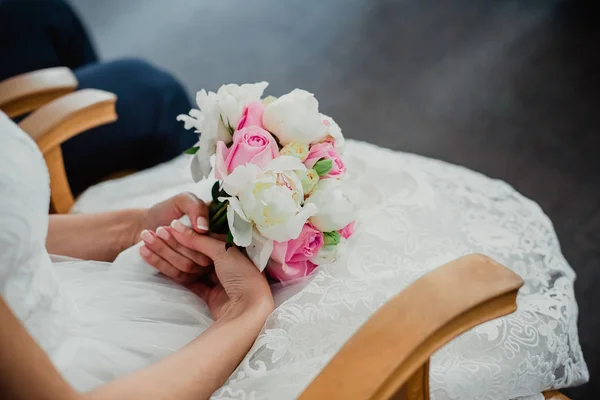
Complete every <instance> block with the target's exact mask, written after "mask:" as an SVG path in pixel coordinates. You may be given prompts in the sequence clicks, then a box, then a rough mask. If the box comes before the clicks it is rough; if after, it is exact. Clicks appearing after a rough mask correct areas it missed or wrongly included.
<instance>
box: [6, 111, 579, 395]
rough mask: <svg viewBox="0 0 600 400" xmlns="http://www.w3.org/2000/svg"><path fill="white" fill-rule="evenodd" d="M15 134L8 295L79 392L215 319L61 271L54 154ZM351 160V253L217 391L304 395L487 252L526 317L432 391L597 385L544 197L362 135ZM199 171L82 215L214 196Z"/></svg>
mask: <svg viewBox="0 0 600 400" xmlns="http://www.w3.org/2000/svg"><path fill="white" fill-rule="evenodd" d="M4 131H8V134H6V133H5V132H4ZM6 137H8V142H7V143H8V146H5V145H4V141H6V140H7V139H6ZM0 138H2V139H1V140H2V141H3V145H2V146H1V147H0V165H2V169H1V173H0V183H1V186H0V194H1V197H0V226H1V228H0V229H1V230H0V290H1V291H2V294H3V295H4V296H5V298H6V299H7V300H8V301H9V304H10V305H11V307H13V309H14V310H15V312H16V313H17V314H18V315H19V317H20V318H21V319H22V320H23V321H24V323H25V324H26V326H27V328H28V329H29V331H30V332H31V333H32V335H33V336H34V337H35V338H36V339H37V340H38V341H39V342H40V343H41V344H42V346H43V347H44V349H46V351H47V352H48V354H49V355H50V356H51V357H52V359H53V361H54V362H55V364H56V365H57V366H58V368H59V369H60V370H61V372H62V373H63V374H65V376H66V377H67V379H69V381H70V382H71V383H73V384H74V385H75V386H76V387H78V388H79V389H88V388H90V387H93V386H95V385H98V384H101V383H103V382H106V381H109V380H111V379H113V378H115V377H117V376H120V375H122V374H124V373H126V372H128V371H131V370H134V369H138V368H142V367H143V366H145V365H147V364H149V363H151V362H153V361H155V360H157V359H159V358H161V357H163V356H164V355H166V354H168V353H170V352H172V351H174V350H176V349H178V348H180V347H181V346H182V345H183V344H185V343H187V342H188V341H189V340H190V339H191V338H192V337H194V336H195V335H197V334H199V333H200V332H202V330H203V329H205V327H206V326H208V325H209V324H210V322H211V321H210V319H209V318H208V312H207V310H206V307H205V306H204V305H203V304H202V303H201V301H199V300H198V299H196V298H195V297H194V296H193V295H191V294H190V293H188V292H186V291H185V290H183V289H181V288H179V287H177V286H176V285H173V284H171V283H170V282H168V281H166V280H164V279H162V278H160V277H156V276H153V275H149V274H144V273H137V272H134V271H133V270H129V269H128V268H127V267H126V266H125V267H123V268H114V267H113V268H111V265H110V264H107V263H95V262H84V261H79V260H70V261H63V262H55V263H54V264H50V259H49V258H48V255H47V254H46V253H45V251H44V249H43V243H44V236H45V230H46V226H47V216H46V210H47V196H48V177H47V175H46V174H45V172H44V169H43V160H42V158H41V157H40V155H39V153H37V152H36V151H35V147H34V145H33V143H31V141H29V140H28V139H26V138H25V137H24V135H23V134H21V133H20V132H18V131H17V129H16V128H14V127H13V126H10V125H9V124H8V123H7V121H2V119H1V118H0ZM5 148H10V150H9V151H5V150H4V149H5ZM4 153H6V154H4ZM345 157H346V163H347V164H348V167H349V170H350V171H351V174H352V176H351V177H350V180H351V181H353V182H354V183H355V184H356V185H357V186H358V187H360V188H362V189H363V192H364V193H365V197H366V202H365V206H364V208H363V210H362V211H361V215H360V216H359V220H358V223H357V231H356V233H355V235H354V236H353V237H352V238H351V239H350V242H349V251H348V254H347V257H346V258H345V259H343V260H339V261H338V262H336V263H335V264H331V265H323V266H320V267H319V269H318V271H317V273H316V274H314V275H313V276H312V277H311V278H310V279H308V280H306V281H303V282H302V283H300V284H296V285H292V286H289V287H287V288H285V289H280V288H278V289H277V290H276V299H277V303H278V304H279V306H278V308H277V309H276V311H275V312H274V313H273V314H272V315H271V316H270V317H269V319H268V320H267V323H266V324H265V327H264V328H263V330H262V332H261V334H260V336H259V337H258V339H257V340H256V343H255V344H254V346H253V347H252V349H251V350H250V352H249V353H248V355H247V356H246V357H245V359H244V361H243V362H242V364H241V365H240V366H239V367H238V369H237V370H236V371H235V372H234V373H233V374H232V376H231V377H230V379H229V380H228V382H227V383H226V384H225V385H224V386H223V388H221V389H220V390H219V391H218V392H217V393H215V395H214V398H216V399H240V400H251V399H278V400H279V399H292V398H295V397H296V396H297V395H298V394H299V393H300V392H301V391H302V389H303V388H304V387H306V386H307V385H308V384H309V382H310V381H311V379H312V378H313V377H314V376H315V375H316V374H317V373H318V372H319V370H320V369H321V368H322V367H323V366H324V365H325V363H326V362H327V361H328V360H329V359H330V358H331V357H333V355H334V354H335V353H336V351H337V350H338V349H339V348H340V347H341V346H342V344H343V343H344V342H345V341H346V340H347V339H348V338H349V337H350V336H351V335H352V334H353V333H354V332H355V331H356V329H357V328H358V327H359V326H360V325H361V324H362V323H363V322H365V321H366V320H367V319H368V318H369V316H370V315H371V314H373V312H374V311H375V310H376V309H377V308H378V307H379V306H380V305H382V304H383V303H384V302H385V301H386V300H388V299H389V298H390V297H392V296H393V295H394V294H396V293H398V292H399V291H400V290H402V289H403V288H405V287H406V286H407V285H409V284H410V283H411V282H413V281H414V280H415V279H417V278H418V277H419V276H421V275H423V274H425V273H426V272H428V271H430V270H432V269H434V268H436V267H438V266H440V265H442V264H443V263H445V262H447V261H449V260H452V259H454V258H456V257H458V256H461V255H464V254H468V253H471V252H481V253H484V254H487V255H489V256H491V257H493V258H494V259H496V260H497V261H499V262H501V263H503V264H504V265H506V266H508V267H509V268H511V269H513V270H514V271H515V272H517V273H518V274H520V275H521V276H522V277H523V278H524V280H525V282H526V284H525V286H524V288H523V289H521V291H520V293H519V297H518V306H519V309H518V311H517V312H516V313H514V314H512V315H509V316H506V317H503V318H500V319H497V320H494V321H491V322H489V323H486V324H483V325H481V326H479V327H477V328H475V329H473V330H471V331H469V332H467V333H466V334H464V335H461V336H460V337H459V338H457V339H456V340H454V341H452V342H451V343H450V344H448V345H447V346H445V347H444V348H443V349H441V350H440V351H438V352H437V353H436V354H435V355H434V356H433V359H432V363H431V379H430V387H431V394H432V398H433V399H436V400H441V399H461V400H462V399H465V400H468V399H504V400H506V399H512V398H517V397H519V396H537V397H539V393H540V392H541V391H542V390H546V389H549V388H560V387H565V386H571V385H576V384H580V383H583V382H584V381H586V380H587V379H588V372H587V367H586V365H585V362H584V359H583V356H582V354H581V349H580V346H579V343H578V336H577V328H576V320H577V304H576V303H575V299H574V295H573V280H574V278H575V276H574V273H573V271H572V270H571V268H570V267H569V265H568V264H567V262H566V261H565V259H564V258H563V256H562V254H561V252H560V248H559V245H558V242H557V239H556V236H555V234H554V231H553V228H552V225H551V223H550V221H549V220H548V218H547V217H546V216H545V215H544V214H543V213H542V211H541V210H540V208H539V207H538V206H537V205H536V204H535V203H533V202H531V201H530V200H528V199H525V198H523V197H522V196H521V195H519V194H518V193H516V192H515V191H514V190H513V189H512V188H511V187H510V186H508V185H507V184H505V183H503V182H501V181H495V180H491V179H489V178H486V177H484V176H482V175H480V174H477V173H474V172H472V171H469V170H466V169H464V168H460V167H456V166H452V165H449V164H445V163H442V162H439V161H435V160H430V159H426V158H423V157H418V156H414V155H409V154H403V153H399V152H392V151H389V150H385V149H381V148H377V147H375V146H372V145H369V144H366V143H361V142H354V141H350V142H349V144H348V146H347V154H346V156H345ZM186 164H187V161H186V160H185V159H184V158H183V157H181V158H178V159H176V160H174V161H173V162H170V163H167V164H164V165H161V166H159V167H156V168H154V169H152V170H148V171H145V172H142V173H138V174H135V175H133V176H130V177H126V178H123V179H120V180H116V181H111V182H106V183H103V184H101V185H98V186H96V187H94V188H92V189H90V190H89V191H88V192H86V193H85V194H84V195H83V196H82V197H81V198H80V199H79V201H78V203H77V204H76V207H75V210H74V211H76V212H92V211H101V210H109V209H118V208H125V207H132V206H147V205H150V204H153V203H154V202H156V201H159V200H162V199H164V198H167V197H169V196H171V195H174V194H176V193H179V192H181V191H182V190H192V191H195V192H196V193H198V194H199V195H200V196H201V197H204V198H206V197H207V194H208V193H207V192H208V189H209V188H210V185H211V182H205V183H203V184H201V185H199V186H196V185H194V184H192V183H190V182H191V178H190V177H189V175H188V172H187V168H186ZM15 171H19V173H18V174H16V173H15ZM17 177H18V178H17ZM41 199H43V201H42V200H41ZM33 254H35V256H33ZM55 261H56V260H55ZM398 340H402V337H399V338H398ZM532 398H536V397H532Z"/></svg>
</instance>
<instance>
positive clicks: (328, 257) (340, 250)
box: [310, 238, 348, 265]
mask: <svg viewBox="0 0 600 400" xmlns="http://www.w3.org/2000/svg"><path fill="white" fill-rule="evenodd" d="M347 249H348V241H347V240H346V239H344V238H340V242H339V243H338V244H336V245H328V246H323V247H321V249H320V250H319V252H318V253H317V254H316V255H314V256H313V257H312V258H311V259H310V261H311V262H312V263H314V264H317V265H323V264H329V263H332V262H334V261H337V260H338V259H340V258H341V257H342V256H343V255H344V254H345V253H346V250H347Z"/></svg>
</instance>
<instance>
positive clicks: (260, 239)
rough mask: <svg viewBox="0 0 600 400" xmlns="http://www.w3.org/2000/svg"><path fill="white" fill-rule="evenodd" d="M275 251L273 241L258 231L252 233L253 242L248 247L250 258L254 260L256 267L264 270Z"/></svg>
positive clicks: (247, 251)
mask: <svg viewBox="0 0 600 400" xmlns="http://www.w3.org/2000/svg"><path fill="white" fill-rule="evenodd" d="M272 252H273V241H272V240H269V239H267V238H265V237H264V236H262V235H261V234H260V233H259V232H258V231H256V230H255V231H254V232H253V233H252V243H250V246H248V247H246V253H248V258H250V260H252V262H253V263H254V265H256V268H258V270H259V271H260V272H262V271H263V270H264V269H265V267H266V266H267V262H268V261H269V258H270V257H271V253H272Z"/></svg>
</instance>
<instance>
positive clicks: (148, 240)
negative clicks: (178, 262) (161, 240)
mask: <svg viewBox="0 0 600 400" xmlns="http://www.w3.org/2000/svg"><path fill="white" fill-rule="evenodd" d="M140 237H141V238H142V240H143V241H144V242H146V243H148V244H152V243H154V236H152V234H151V233H150V232H148V231H147V230H146V229H144V230H143V231H142V233H141V234H140Z"/></svg>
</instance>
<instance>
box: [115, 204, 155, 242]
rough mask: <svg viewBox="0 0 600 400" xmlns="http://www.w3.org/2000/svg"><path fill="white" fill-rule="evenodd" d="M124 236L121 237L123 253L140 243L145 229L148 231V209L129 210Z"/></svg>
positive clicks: (125, 219)
mask: <svg viewBox="0 0 600 400" xmlns="http://www.w3.org/2000/svg"><path fill="white" fill-rule="evenodd" d="M126 212H127V216H126V217H125V218H124V219H123V220H124V221H125V224H124V227H123V231H122V235H121V237H120V240H119V241H120V244H121V245H120V247H121V251H122V250H125V249H127V248H129V247H131V246H133V245H134V244H136V243H137V242H139V241H140V234H141V233H142V231H143V230H144V229H148V226H147V225H148V209H142V208H140V209H131V210H127V211H126Z"/></svg>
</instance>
